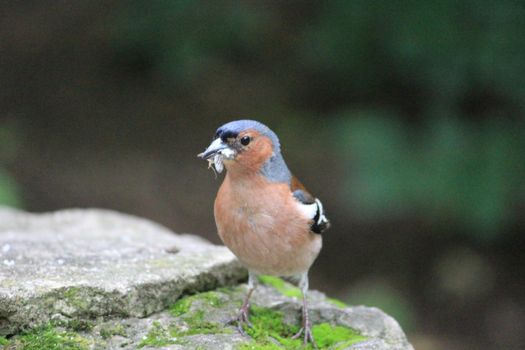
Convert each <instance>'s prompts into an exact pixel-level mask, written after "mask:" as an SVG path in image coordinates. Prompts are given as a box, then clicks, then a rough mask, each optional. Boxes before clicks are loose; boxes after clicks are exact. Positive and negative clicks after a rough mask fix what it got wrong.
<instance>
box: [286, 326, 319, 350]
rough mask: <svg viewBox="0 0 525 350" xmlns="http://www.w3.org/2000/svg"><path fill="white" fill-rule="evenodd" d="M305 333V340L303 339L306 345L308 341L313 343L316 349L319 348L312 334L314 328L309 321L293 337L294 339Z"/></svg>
mask: <svg viewBox="0 0 525 350" xmlns="http://www.w3.org/2000/svg"><path fill="white" fill-rule="evenodd" d="M303 334H304V341H303V343H304V345H305V346H306V345H308V343H310V344H312V346H313V348H314V349H318V347H317V344H316V343H315V340H314V335H313V334H312V328H311V327H310V324H309V323H307V324H306V325H304V326H303V327H301V329H300V330H299V332H297V333H296V334H295V335H294V336H293V337H292V339H298V338H299V337H301V335H303Z"/></svg>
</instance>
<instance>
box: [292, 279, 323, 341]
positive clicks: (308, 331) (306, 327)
mask: <svg viewBox="0 0 525 350" xmlns="http://www.w3.org/2000/svg"><path fill="white" fill-rule="evenodd" d="M299 287H300V288H301V291H302V293H303V323H302V326H301V329H300V330H299V332H297V333H296V334H295V335H294V336H293V337H292V339H297V338H299V337H300V336H301V335H304V338H303V339H304V345H307V344H308V342H310V343H312V346H313V347H314V348H315V349H317V345H316V344H315V340H314V335H313V334H312V325H311V324H310V318H309V316H308V302H307V296H306V294H307V292H308V274H307V273H305V274H304V275H302V276H301V280H300V282H299Z"/></svg>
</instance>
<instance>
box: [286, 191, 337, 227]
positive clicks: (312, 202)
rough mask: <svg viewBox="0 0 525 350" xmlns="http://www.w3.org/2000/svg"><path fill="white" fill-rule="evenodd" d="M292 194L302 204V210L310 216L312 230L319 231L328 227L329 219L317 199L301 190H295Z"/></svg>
mask: <svg viewBox="0 0 525 350" xmlns="http://www.w3.org/2000/svg"><path fill="white" fill-rule="evenodd" d="M293 196H294V197H295V198H296V199H297V200H298V201H299V202H301V204H302V205H304V211H305V212H306V213H308V215H310V216H311V218H312V225H311V226H310V230H312V232H315V233H321V232H323V231H325V230H327V229H328V228H329V227H330V221H328V219H327V218H326V216H325V211H324V209H323V204H322V203H321V201H320V200H319V199H317V198H314V197H313V196H312V195H310V194H309V193H308V192H306V191H303V190H295V191H294V192H293Z"/></svg>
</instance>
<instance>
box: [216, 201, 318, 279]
mask: <svg viewBox="0 0 525 350" xmlns="http://www.w3.org/2000/svg"><path fill="white" fill-rule="evenodd" d="M260 199H262V200H264V198H260ZM230 203H232V202H230ZM286 204H287V203H275V202H273V203H261V201H259V202H258V205H247V204H245V203H243V204H241V205H239V206H236V207H235V206H234V207H226V208H225V207H221V206H217V205H216V207H215V216H216V221H217V227H218V233H219V236H220V237H221V239H222V241H223V242H224V244H225V245H226V246H227V247H228V248H230V250H231V251H232V252H233V253H234V254H235V255H236V256H237V257H238V258H239V260H240V261H241V262H242V263H243V264H244V265H245V266H246V267H247V268H248V269H249V270H251V271H252V272H254V273H259V274H270V275H279V276H292V275H297V274H300V273H303V272H306V271H308V269H309V268H310V266H311V265H312V263H313V262H314V260H315V258H316V257H317V255H318V254H319V251H320V249H321V245H322V238H321V236H320V235H316V234H314V233H312V232H310V229H309V223H308V221H307V220H306V219H305V218H303V217H302V216H300V215H298V214H297V212H295V211H293V208H294V207H293V206H290V205H286Z"/></svg>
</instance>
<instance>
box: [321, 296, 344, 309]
mask: <svg viewBox="0 0 525 350" xmlns="http://www.w3.org/2000/svg"><path fill="white" fill-rule="evenodd" d="M326 301H327V302H329V303H330V304H333V305H335V306H337V307H340V308H345V307H347V306H348V305H346V304H345V303H343V302H342V301H341V300H338V299H334V298H326Z"/></svg>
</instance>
